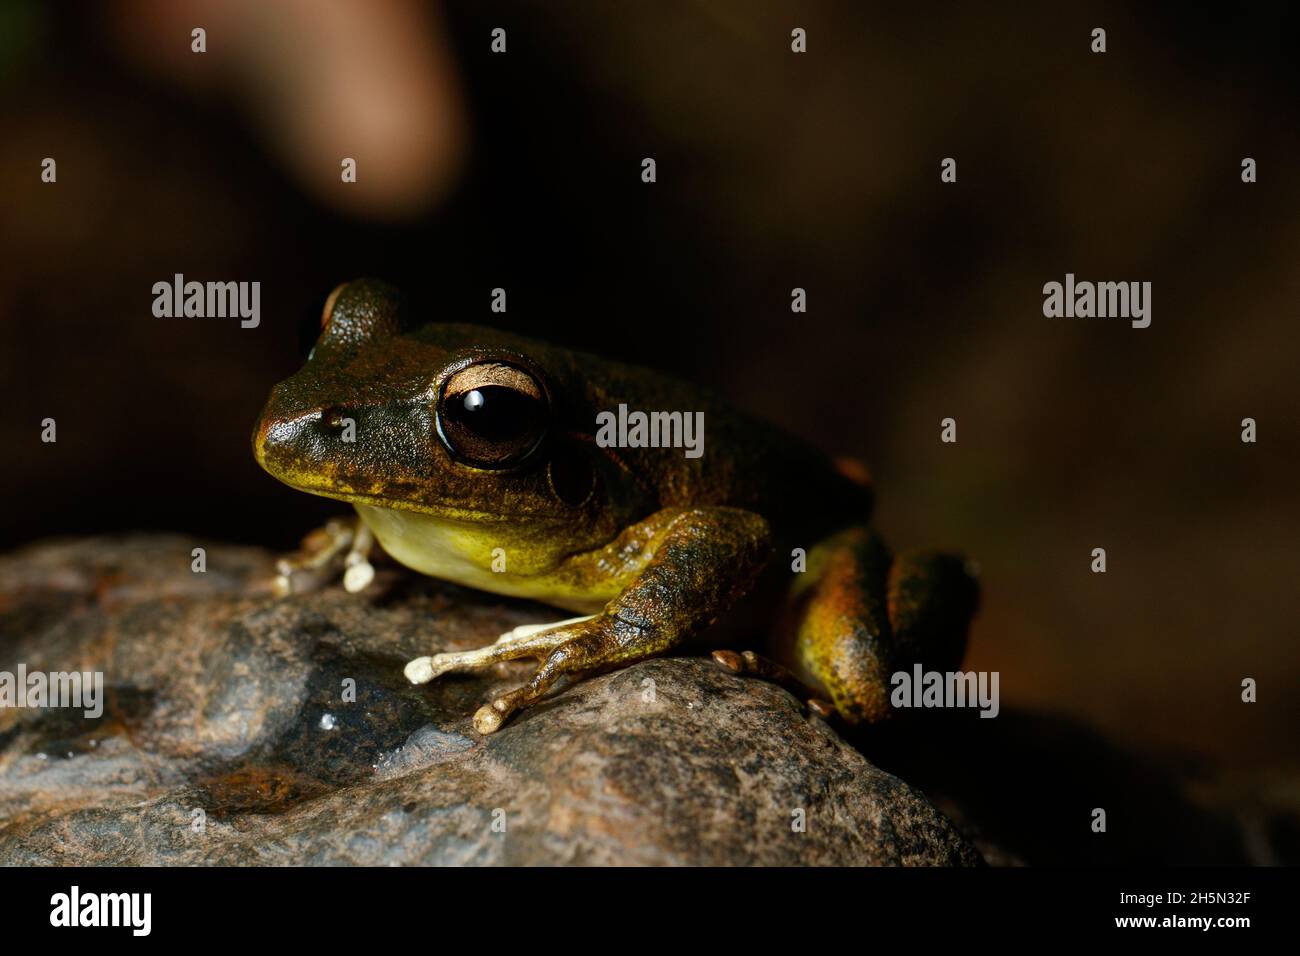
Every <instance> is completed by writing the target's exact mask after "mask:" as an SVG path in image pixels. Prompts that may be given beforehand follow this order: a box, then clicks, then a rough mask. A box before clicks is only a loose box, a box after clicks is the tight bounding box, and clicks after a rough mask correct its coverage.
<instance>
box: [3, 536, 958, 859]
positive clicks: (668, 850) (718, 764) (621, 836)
mask: <svg viewBox="0 0 1300 956" xmlns="http://www.w3.org/2000/svg"><path fill="white" fill-rule="evenodd" d="M196 544H199V545H203V546H204V547H206V549H207V571H206V572H205V573H201V574H199V573H193V572H192V571H191V569H190V562H191V549H192V548H193V547H195V546H196ZM272 560H273V556H272V555H270V554H269V553H267V552H264V551H261V550H259V549H254V548H237V547H231V546H223V545H219V544H212V543H205V542H195V541H193V540H191V539H189V538H181V537H159V536H137V537H130V538H94V539H82V540H69V541H57V542H45V543H41V544H38V545H34V546H31V547H28V548H24V549H22V550H19V551H15V552H12V553H10V554H8V555H5V556H3V557H0V671H8V672H10V673H14V672H16V670H17V667H18V665H19V664H23V665H25V667H26V669H27V671H28V672H33V671H101V672H102V673H103V675H104V685H105V688H104V710H103V714H102V715H101V716H99V717H97V718H88V717H86V716H84V715H83V713H82V711H81V710H80V709H73V708H59V709H53V708H50V709H44V710H40V709H31V708H5V709H0V863H4V864H59V863H82V864H204V863H208V864H352V863H355V864H557V863H561V864H562V863H577V864H604V863H613V864H786V865H798V864H849V865H852V864H975V863H978V862H980V858H979V854H978V853H977V852H976V850H975V849H974V848H973V846H972V844H970V843H969V842H968V841H967V840H965V839H964V838H963V837H961V836H960V835H959V834H958V833H957V831H956V830H955V829H954V827H953V826H952V825H951V824H950V823H949V821H948V820H947V819H946V818H945V817H944V816H943V815H942V814H940V813H939V812H938V811H937V810H935V809H934V807H933V806H932V805H931V804H930V803H929V802H928V801H927V800H926V799H925V798H924V797H923V796H921V795H920V793H919V792H918V791H916V790H914V789H912V788H911V787H909V786H908V785H906V784H904V783H903V782H902V781H900V780H899V779H898V778H897V777H894V776H891V775H889V774H887V773H885V772H883V771H881V770H879V769H877V768H876V767H874V766H873V765H872V764H871V763H869V762H868V761H867V760H866V759H865V758H864V757H863V756H862V755H861V754H860V753H859V752H858V751H856V750H855V749H853V748H852V747H850V746H849V745H848V744H846V743H845V742H844V741H843V740H842V739H841V738H840V737H839V736H838V735H837V734H836V733H835V732H834V731H833V730H831V729H830V728H828V727H827V726H826V725H825V724H823V723H822V722H821V721H820V720H818V719H816V718H812V717H809V716H807V715H805V713H804V712H803V709H802V707H801V706H800V704H799V702H797V701H796V700H795V699H794V698H792V697H791V696H790V695H789V694H787V693H786V692H785V691H783V690H781V689H779V688H777V687H774V686H772V685H769V684H765V683H762V682H758V681H754V680H750V679H745V678H741V677H737V676H735V675H732V674H730V673H728V672H726V671H723V670H722V669H720V668H718V667H717V666H716V665H714V664H713V663H712V662H711V661H709V660H707V659H703V658H687V657H681V658H666V659H661V660H654V661H647V662H643V663H641V664H638V665H635V666H633V667H629V668H626V669H623V670H619V671H614V672H611V673H608V674H604V675H602V676H598V677H595V678H592V679H589V680H584V681H579V682H576V683H572V684H570V685H568V686H567V687H564V688H562V689H561V690H560V691H559V692H558V693H556V694H554V695H553V696H552V697H551V698H549V699H548V700H546V701H545V702H544V703H542V704H541V705H540V706H538V707H536V708H534V709H532V710H531V711H528V712H526V713H524V714H523V715H521V716H520V717H518V718H516V719H515V720H513V721H512V722H511V723H510V724H508V725H507V726H506V727H505V728H504V729H502V730H501V731H500V732H499V733H497V734H495V735H493V736H490V737H482V736H480V735H478V734H477V733H475V732H474V730H473V728H472V725H471V722H470V717H471V715H472V714H473V712H474V710H475V708H477V707H478V706H479V705H480V704H481V703H483V702H484V701H485V700H487V699H488V698H489V697H490V696H491V695H492V694H493V693H495V692H497V691H500V690H504V689H507V688H509V687H511V686H515V685H517V684H518V683H519V682H520V681H521V680H522V679H523V678H525V677H526V676H527V674H528V673H529V667H530V666H531V665H529V664H528V663H522V664H517V665H516V664H512V665H503V666H502V667H501V668H500V669H498V670H496V671H494V672H492V673H490V674H487V675H481V676H457V677H450V678H444V679H442V680H440V681H437V682H435V683H434V684H432V685H429V686H426V687H413V686H411V685H410V684H408V683H407V682H406V681H405V679H404V678H403V676H402V665H403V664H404V663H405V662H406V661H407V660H409V659H410V658H412V657H416V656H419V655H421V654H428V653H431V652H434V651H438V650H460V649H466V648H470V647H477V646H481V645H483V644H485V643H489V642H490V641H492V640H495V638H496V637H497V635H499V634H501V633H502V632H504V631H506V630H509V629H510V628H512V627H514V626H516V625H518V624H524V623H530V622H538V621H546V620H551V619H555V618H558V617H562V616H564V615H563V614H562V613H557V612H554V611H552V610H550V609H547V608H543V607H540V606H537V605H533V604H527V603H522V602H509V601H502V600H498V599H495V598H492V597H490V596H485V595H481V594H478V593H476V592H471V591H467V590H463V589H458V588H455V587H453V586H450V585H444V584H441V583H439V582H435V581H430V580H427V579H422V578H419V577H417V576H415V575H411V574H408V573H406V572H403V571H401V570H399V569H387V570H385V569H381V571H380V576H379V578H378V579H377V581H376V585H375V586H374V587H373V588H372V590H371V591H370V592H368V593H367V594H366V595H363V596H358V595H348V594H346V593H344V592H343V591H342V589H341V588H339V587H337V586H336V587H331V588H327V589H325V590H323V591H320V592H317V593H314V594H307V595H298V596H295V597H292V598H287V599H282V600H277V599H274V598H272V597H271V595H270V594H269V591H268V590H267V589H266V586H265V582H267V581H269V578H270V574H271V565H272ZM798 811H802V814H800V813H798ZM800 817H802V819H803V820H804V821H805V822H806V827H805V829H804V831H803V832H799V829H798V827H797V826H795V825H792V824H795V823H796V821H797V820H798V819H800Z"/></svg>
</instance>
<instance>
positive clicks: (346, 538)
mask: <svg viewBox="0 0 1300 956" xmlns="http://www.w3.org/2000/svg"><path fill="white" fill-rule="evenodd" d="M374 541H375V539H374V536H373V535H372V534H371V532H370V529H369V528H367V527H366V526H365V525H364V524H363V523H362V522H361V520H360V519H355V520H348V519H344V518H334V519H332V520H331V521H330V522H329V523H328V524H326V525H325V527H323V528H317V529H316V530H315V531H312V532H311V533H309V534H308V535H307V536H306V537H305V538H303V539H302V547H301V548H300V549H299V550H298V551H295V552H294V553H293V554H290V555H286V556H285V557H283V558H281V559H280V560H279V561H277V562H276V565H275V571H276V576H275V580H274V581H273V582H272V590H274V592H275V593H276V594H277V595H279V596H281V597H285V596H287V595H289V594H297V593H301V592H303V591H313V590H316V589H317V588H319V587H322V586H323V585H324V584H325V583H326V582H328V581H329V580H330V579H331V578H333V577H334V575H336V574H337V573H338V572H339V570H342V571H343V587H344V588H345V589H346V590H347V591H348V592H350V593H352V594H355V593H357V592H358V591H362V590H364V589H365V588H366V586H367V585H369V584H370V582H371V581H372V580H374V577H375V569H374V567H372V566H371V564H370V559H369V556H370V549H371V548H372V547H373V546H374Z"/></svg>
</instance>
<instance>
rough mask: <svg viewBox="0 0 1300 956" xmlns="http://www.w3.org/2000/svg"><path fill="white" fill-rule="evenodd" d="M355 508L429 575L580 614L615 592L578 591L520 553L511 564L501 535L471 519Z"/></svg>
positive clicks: (397, 552)
mask: <svg viewBox="0 0 1300 956" xmlns="http://www.w3.org/2000/svg"><path fill="white" fill-rule="evenodd" d="M354 507H355V508H356V509H357V514H359V515H360V516H361V520H362V521H364V522H365V523H366V526H367V527H368V528H370V530H371V531H372V532H374V535H375V538H376V539H377V540H378V541H379V544H380V545H381V546H382V547H383V549H384V550H385V551H387V552H388V553H389V554H390V555H391V556H392V557H393V558H394V559H395V560H397V561H400V562H401V563H402V564H404V565H406V566H407V567H408V568H411V569H412V570H414V571H418V572H420V573H421V574H427V575H429V576H430V577H434V578H439V579H441V580H444V581H452V582H454V583H456V584H462V585H465V586H466V587H471V588H478V589H479V590H482V591H490V592H492V593H493V594H504V595H508V596H510V597H522V598H531V599H533V600H536V601H543V602H545V603H547V604H553V605H555V606H556V607H562V608H565V609H568V610H573V611H579V612H581V613H584V614H594V613H596V612H598V611H600V610H601V609H602V608H604V606H605V605H606V604H607V603H608V602H609V600H610V599H611V598H612V597H614V596H615V594H617V590H616V589H605V588H595V589H577V588H575V587H574V586H573V585H572V584H571V583H568V582H566V581H565V580H564V576H563V575H562V574H560V573H559V572H558V569H555V568H548V569H544V570H543V569H537V568H530V567H528V566H527V565H526V564H524V563H523V562H522V561H520V559H519V555H518V553H516V554H515V555H514V560H513V562H512V554H511V552H512V549H511V548H510V547H509V546H508V543H507V542H506V541H505V540H504V536H503V539H502V540H500V541H493V540H491V538H492V536H491V535H485V534H484V530H483V528H482V527H481V526H479V525H476V524H473V523H469V522H458V521H447V520H443V519H439V518H436V517H433V516H431V515H426V514H421V513H419V512H414V511H397V510H394V509H390V508H376V507H374V506H372V505H360V504H359V505H355V506H354ZM512 563H513V566H512ZM520 564H524V566H523V567H520V566H519V565H520ZM494 567H495V568H496V569H498V570H494Z"/></svg>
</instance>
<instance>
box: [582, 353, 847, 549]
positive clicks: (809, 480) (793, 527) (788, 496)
mask: <svg viewBox="0 0 1300 956" xmlns="http://www.w3.org/2000/svg"><path fill="white" fill-rule="evenodd" d="M573 358H574V361H575V370H576V371H577V372H578V374H580V375H582V376H583V378H584V381H585V383H586V384H585V387H584V388H583V390H582V394H583V395H584V401H585V406H586V407H585V409H584V410H583V414H584V415H585V420H586V424H587V427H589V428H590V429H591V430H592V431H593V433H594V431H595V421H596V415H597V414H598V413H600V412H604V411H609V412H615V413H617V410H618V407H619V405H620V404H622V405H626V406H627V408H628V410H629V412H630V411H636V410H640V411H644V412H669V413H671V412H681V413H683V415H687V414H693V413H695V412H699V413H702V418H701V419H700V421H701V424H702V426H703V438H702V443H701V445H700V451H701V453H700V454H699V456H698V457H695V458H690V457H687V456H686V454H685V449H676V448H620V449H615V450H614V451H616V453H617V454H618V455H619V456H620V457H621V458H622V459H623V460H624V461H625V462H627V463H628V465H629V466H630V467H631V468H632V470H633V471H634V473H637V474H641V475H644V476H647V478H648V480H649V481H651V482H653V484H654V491H655V496H656V503H657V505H658V506H659V507H675V506H688V505H714V506H729V507H736V508H745V509H747V510H750V511H754V512H756V513H758V514H761V515H763V517H765V518H766V519H767V520H768V522H769V523H770V524H771V525H772V527H773V530H774V531H775V532H776V533H777V534H778V536H781V537H785V536H788V535H789V534H795V535H798V536H800V537H802V536H803V535H805V534H806V535H808V536H810V537H811V536H815V535H819V534H822V533H825V532H828V531H830V530H833V529H835V528H837V527H839V526H841V525H842V524H843V523H844V522H846V521H865V520H866V519H867V518H868V516H869V513H870V510H871V497H872V496H871V489H870V487H869V486H868V485H867V483H866V481H865V478H864V479H863V480H855V479H854V478H850V477H849V476H848V475H847V474H846V473H845V472H844V471H843V470H842V469H841V468H839V467H837V465H836V464H835V463H834V462H833V461H832V460H831V459H830V458H829V457H828V456H827V455H826V454H825V453H823V452H821V451H820V450H818V449H816V448H814V447H813V446H812V445H810V444H808V443H807V442H804V441H802V440H800V439H798V438H796V437H794V436H792V435H789V434H787V433H786V432H783V431H781V430H780V429H778V428H776V427H775V426H773V425H770V424H767V423H765V422H762V421H758V420H757V419H754V418H751V417H750V416H748V415H746V414H744V413H743V412H740V411H738V410H736V409H735V408H733V407H732V406H730V405H728V404H727V403H726V402H724V401H722V400H721V399H719V398H718V397H717V396H716V395H715V394H714V393H713V392H712V391H710V390H708V389H705V388H702V387H698V386H695V385H692V384H689V383H685V382H681V381H679V380H676V379H673V378H671V377H669V376H666V375H662V374H660V373H657V372H654V371H651V370H647V369H643V368H639V367H637V366H632V365H625V364H622V363H616V362H608V361H605V360H603V359H598V358H595V357H593V356H588V355H584V354H581V353H574V354H573ZM592 363H597V364H592ZM597 366H598V367H597ZM598 372H603V374H598ZM575 424H576V423H575Z"/></svg>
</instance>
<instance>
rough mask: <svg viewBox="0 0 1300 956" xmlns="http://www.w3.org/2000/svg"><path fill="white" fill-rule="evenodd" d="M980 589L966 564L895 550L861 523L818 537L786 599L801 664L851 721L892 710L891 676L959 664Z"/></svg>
mask: <svg viewBox="0 0 1300 956" xmlns="http://www.w3.org/2000/svg"><path fill="white" fill-rule="evenodd" d="M976 594H977V588H976V585H975V582H974V579H973V578H972V577H971V576H970V574H969V573H968V571H967V569H966V566H965V562H963V561H962V559H960V558H958V557H954V556H952V555H944V554H938V553H934V552H915V553H910V554H903V555H900V556H898V557H897V558H895V557H894V556H892V555H891V554H890V552H889V549H888V548H887V547H885V545H884V543H883V542H882V541H881V540H880V538H879V537H878V536H877V535H876V534H874V533H873V532H872V531H870V530H869V529H867V528H865V527H855V528H849V529H847V530H845V531H842V532H840V533H839V534H837V535H835V536H833V537H831V538H829V539H827V540H826V541H824V542H822V543H821V544H819V545H817V546H816V547H815V548H814V549H813V551H812V553H810V554H809V556H808V571H807V572H806V578H805V579H804V580H800V581H797V582H796V584H795V587H794V589H793V591H792V597H793V599H794V600H795V601H797V602H798V604H797V607H798V608H799V612H800V614H799V618H798V625H797V632H796V639H795V652H796V656H797V658H798V661H799V664H800V666H801V667H802V668H803V669H804V670H805V671H806V672H807V673H808V674H809V675H810V676H811V677H812V678H813V679H814V680H815V681H816V682H817V683H818V684H820V685H821V687H823V688H825V690H826V692H827V693H828V694H829V695H830V698H831V701H832V703H834V705H835V709H836V710H837V711H838V712H839V713H840V715H841V716H842V717H843V718H844V719H845V720H846V721H847V722H849V723H851V724H856V723H860V722H864V721H865V722H874V721H876V720H879V719H881V718H882V717H884V716H885V715H886V714H888V713H889V688H890V676H891V675H892V674H893V673H894V672H895V671H896V670H898V669H903V668H910V667H911V666H912V665H913V664H914V663H921V664H923V665H925V666H926V667H927V668H929V669H939V670H948V669H950V668H953V667H956V666H957V665H958V664H960V662H961V656H962V652H963V650H964V649H965V641H966V630H967V627H968V625H969V622H970V617H971V615H972V614H973V613H974V609H975V600H976Z"/></svg>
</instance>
